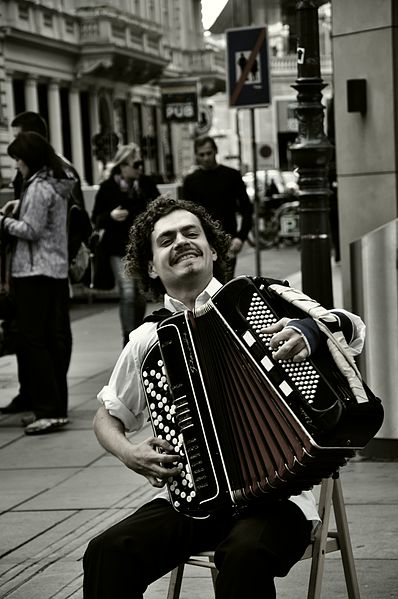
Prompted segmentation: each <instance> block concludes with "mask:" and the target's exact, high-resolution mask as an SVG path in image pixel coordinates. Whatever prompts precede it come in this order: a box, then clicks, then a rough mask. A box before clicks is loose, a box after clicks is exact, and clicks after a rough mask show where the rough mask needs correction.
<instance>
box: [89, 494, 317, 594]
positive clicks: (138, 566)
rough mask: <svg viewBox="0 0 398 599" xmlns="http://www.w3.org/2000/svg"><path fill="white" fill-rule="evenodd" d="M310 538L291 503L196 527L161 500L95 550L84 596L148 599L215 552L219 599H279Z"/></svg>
mask: <svg viewBox="0 0 398 599" xmlns="http://www.w3.org/2000/svg"><path fill="white" fill-rule="evenodd" d="M310 536H311V523H310V522H308V521H307V520H306V519H305V516H304V515H303V513H302V512H301V510H300V509H299V508H298V507H297V506H296V505H295V504H293V503H292V502H290V501H287V500H284V501H279V502H273V503H270V504H269V505H267V506H263V507H262V509H261V510H260V509H257V510H253V509H251V510H250V511H247V512H246V514H244V515H240V516H239V517H236V516H229V515H228V516H213V517H211V518H208V519H204V520H197V519H194V518H189V517H187V516H184V515H181V514H179V513H178V512H176V511H175V510H174V509H173V508H172V506H171V505H170V504H169V503H168V502H167V501H165V500H163V499H157V500H154V501H152V502H151V503H148V504H146V505H145V506H143V507H142V508H141V509H140V510H138V511H137V512H135V513H134V514H133V515H132V516H129V517H128V518H126V519H125V520H123V521H122V522H120V523H118V524H116V525H115V526H113V527H112V528H110V529H109V530H107V531H105V532H104V533H103V534H101V535H100V536H98V537H96V538H95V539H93V540H92V541H91V542H90V543H89V545H88V547H87V550H86V553H85V555H84V559H83V566H84V574H85V576H84V586H83V589H84V590H83V596H84V599H125V598H126V597H128V598H129V599H142V597H143V594H144V592H145V590H146V588H147V586H148V585H149V584H151V583H152V582H154V581H155V580H157V579H159V578H160V577H162V576H163V575H164V574H166V573H167V572H169V571H171V570H172V569H173V568H174V567H176V566H177V565H178V564H180V563H182V562H184V561H185V560H186V559H188V557H189V556H190V555H194V554H195V553H197V552H199V551H205V550H212V549H213V550H215V563H216V566H217V568H218V570H219V575H218V577H217V583H216V598H217V599H242V598H244V597H258V596H261V598H262V599H271V598H274V597H275V596H276V594H275V585H274V577H275V576H286V574H287V573H288V572H289V570H290V568H291V567H292V566H293V565H294V564H295V563H296V562H297V561H298V560H299V559H300V557H301V556H302V555H303V553H304V551H305V549H306V547H307V546H308V544H309V542H310ZM259 589H260V590H261V593H260V595H259ZM298 595H300V593H299V592H298Z"/></svg>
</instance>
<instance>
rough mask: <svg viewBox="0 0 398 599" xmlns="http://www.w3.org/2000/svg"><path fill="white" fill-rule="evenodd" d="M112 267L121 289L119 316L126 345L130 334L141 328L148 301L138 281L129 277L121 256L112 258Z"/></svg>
mask: <svg viewBox="0 0 398 599" xmlns="http://www.w3.org/2000/svg"><path fill="white" fill-rule="evenodd" d="M110 259H111V266H112V270H113V274H114V276H115V281H116V284H117V286H118V288H119V296H120V303H119V316H120V324H121V327H122V335H123V342H124V344H126V343H127V341H128V336H129V334H130V332H131V331H132V330H133V329H135V328H137V327H138V326H140V324H141V323H142V321H143V319H144V316H145V308H146V300H145V298H144V296H143V295H142V294H141V293H140V291H139V288H138V280H137V279H132V278H130V277H127V276H126V274H125V272H124V263H123V262H122V258H121V257H120V256H111V257H110Z"/></svg>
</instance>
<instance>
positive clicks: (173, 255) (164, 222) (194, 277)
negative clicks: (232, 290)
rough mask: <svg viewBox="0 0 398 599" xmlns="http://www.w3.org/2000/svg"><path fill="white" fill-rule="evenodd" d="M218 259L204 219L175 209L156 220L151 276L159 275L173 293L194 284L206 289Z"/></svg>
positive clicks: (150, 267) (167, 288)
mask: <svg viewBox="0 0 398 599" xmlns="http://www.w3.org/2000/svg"><path fill="white" fill-rule="evenodd" d="M216 259H217V254H216V252H215V251H214V250H213V249H212V248H211V247H210V245H209V242H208V241H207V238H206V235H205V233H204V231H203V227H202V225H201V222H200V220H199V219H198V217H197V216H195V215H194V214H192V213H191V212H188V211H187V210H175V211H174V212H171V213H170V214H168V215H167V216H163V217H162V218H160V219H159V220H158V221H157V222H156V224H155V226H154V229H153V232H152V260H151V261H150V263H149V275H150V276H151V277H152V278H156V277H159V278H160V279H161V281H162V283H163V285H164V287H165V288H166V291H167V292H168V293H170V295H174V296H175V293H176V290H179V289H185V287H186V286H187V285H190V284H194V285H195V286H196V285H199V286H201V285H202V284H203V288H204V287H205V286H206V285H207V283H208V282H209V281H210V280H211V278H212V276H213V262H214V261H215V260H216Z"/></svg>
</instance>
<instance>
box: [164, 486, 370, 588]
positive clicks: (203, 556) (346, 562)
mask: <svg viewBox="0 0 398 599" xmlns="http://www.w3.org/2000/svg"><path fill="white" fill-rule="evenodd" d="M332 506H333V511H334V517H335V520H336V530H335V531H334V530H329V520H330V513H331V509H332ZM318 511H319V516H320V518H321V520H322V523H321V524H320V526H319V527H318V529H317V531H316V534H315V539H314V541H313V542H312V543H311V544H310V545H309V546H308V547H307V549H306V551H305V553H304V555H303V557H302V558H301V560H304V559H312V563H311V571H310V580H309V585H308V593H307V599H320V597H321V586H322V576H323V569H324V564H325V557H326V554H327V553H331V552H333V551H340V552H341V559H342V562H343V568H344V575H345V581H346V586H347V596H348V598H349V599H360V595H359V586H358V580H357V575H356V570H355V563H354V556H353V553H352V547H351V539H350V534H349V530H348V522H347V515H346V511H345V506H344V498H343V492H342V488H341V481H340V478H339V477H338V475H336V477H335V478H325V479H323V481H322V483H321V491H320V496H319V504H318ZM186 564H189V565H191V566H199V567H201V568H209V569H210V572H211V575H212V579H213V586H214V584H215V581H216V578H217V568H216V566H215V564H214V551H204V552H202V553H200V554H198V555H195V556H192V557H190V558H189V559H188V560H187V561H186V562H185V563H183V564H180V565H179V566H178V567H177V568H174V570H173V571H172V572H171V575H170V582H169V588H168V593H167V599H179V597H180V592H181V585H182V579H183V575H184V568H185V565H186Z"/></svg>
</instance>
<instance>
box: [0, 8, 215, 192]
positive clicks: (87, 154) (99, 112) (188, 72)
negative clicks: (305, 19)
mask: <svg viewBox="0 0 398 599" xmlns="http://www.w3.org/2000/svg"><path fill="white" fill-rule="evenodd" d="M0 23H1V28H0V176H1V181H2V185H4V182H7V181H8V180H9V178H10V176H11V175H12V172H13V165H12V161H11V160H10V159H9V157H8V156H7V152H6V148H7V145H8V143H9V141H10V139H11V138H12V131H11V127H10V123H11V121H12V119H13V117H14V116H15V114H17V113H19V112H22V111H24V110H33V111H37V112H39V113H40V114H41V115H42V116H43V117H44V118H45V119H46V121H47V123H48V129H49V139H50V141H51V143H52V144H53V146H54V147H55V149H56V150H57V151H58V152H60V153H62V154H64V155H65V156H66V157H67V158H69V159H70V160H72V162H73V163H74V165H75V166H76V168H77V170H78V172H79V173H80V174H81V176H82V180H83V181H84V182H86V183H88V184H93V183H96V182H97V181H98V180H99V178H100V175H101V172H100V170H101V161H100V160H98V156H101V155H102V154H103V153H104V152H105V154H106V155H107V157H108V158H109V157H110V156H111V155H112V153H113V151H114V149H115V147H114V146H115V143H116V144H118V143H120V144H124V143H127V142H131V141H135V142H137V143H139V145H140V146H141V149H142V153H143V157H144V159H145V163H146V168H147V171H148V172H151V173H154V174H155V173H156V174H159V175H163V176H165V175H167V173H166V171H167V168H166V166H167V164H166V163H167V158H168V157H169V158H170V156H171V159H172V160H173V162H175V164H173V165H172V168H171V170H173V171H174V172H178V171H179V170H181V169H183V168H184V166H183V165H182V164H179V163H178V155H177V154H176V152H175V151H174V150H173V148H171V147H170V142H171V143H172V144H173V145H174V147H177V146H178V145H181V141H182V140H183V139H184V131H180V130H179V129H180V128H175V127H174V130H173V128H171V129H172V130H171V132H170V128H169V130H168V128H167V127H166V126H165V124H164V123H163V122H162V116H161V86H162V82H164V81H168V80H170V79H176V78H178V79H180V80H183V79H184V78H186V77H188V76H189V77H195V78H196V79H197V81H198V82H199V84H200V95H202V94H203V95H205V94H211V93H213V92H214V91H217V90H218V89H220V86H221V89H222V87H223V85H224V67H223V64H224V57H223V56H221V57H220V56H217V50H215V49H214V48H212V47H208V46H207V45H206V44H205V40H204V37H203V27H202V20H201V4H200V0H148V1H146V0H112V1H111V2H110V1H108V2H101V3H99V2H96V1H93V0H84V1H82V0H68V1H66V0H35V1H33V0H1V1H0ZM95 136H96V137H95ZM94 137H95V139H94V143H93V138H94ZM96 146H100V147H96ZM101 152H102V154H101Z"/></svg>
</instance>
